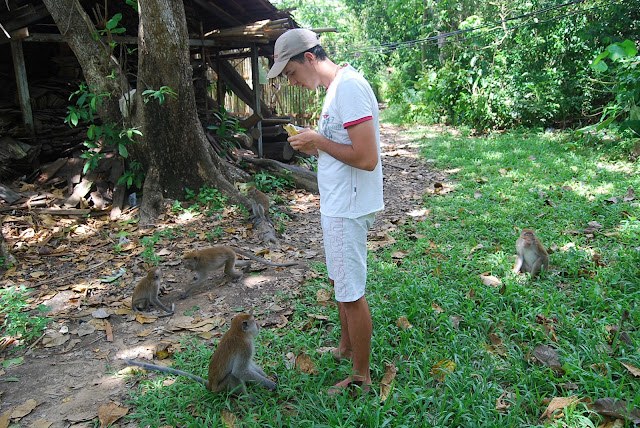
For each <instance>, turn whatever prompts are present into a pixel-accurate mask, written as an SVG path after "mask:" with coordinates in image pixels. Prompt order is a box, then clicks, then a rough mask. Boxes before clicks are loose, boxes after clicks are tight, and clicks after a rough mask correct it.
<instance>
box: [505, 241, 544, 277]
mask: <svg viewBox="0 0 640 428" xmlns="http://www.w3.org/2000/svg"><path fill="white" fill-rule="evenodd" d="M516 249H517V252H518V253H517V254H516V263H515V264H514V265H513V272H514V273H520V272H522V273H525V272H529V273H530V274H531V277H536V276H538V274H540V272H542V271H544V272H546V271H548V270H549V254H548V253H547V250H546V249H545V248H544V245H542V242H540V239H538V237H537V236H536V232H535V231H533V230H532V229H522V233H520V237H519V238H518V240H517V241H516Z"/></svg>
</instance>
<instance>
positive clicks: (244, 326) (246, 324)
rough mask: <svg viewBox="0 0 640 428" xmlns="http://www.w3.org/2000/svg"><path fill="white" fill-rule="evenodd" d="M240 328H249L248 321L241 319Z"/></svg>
mask: <svg viewBox="0 0 640 428" xmlns="http://www.w3.org/2000/svg"><path fill="white" fill-rule="evenodd" d="M242 330H243V331H247V330H249V323H248V322H246V321H242Z"/></svg>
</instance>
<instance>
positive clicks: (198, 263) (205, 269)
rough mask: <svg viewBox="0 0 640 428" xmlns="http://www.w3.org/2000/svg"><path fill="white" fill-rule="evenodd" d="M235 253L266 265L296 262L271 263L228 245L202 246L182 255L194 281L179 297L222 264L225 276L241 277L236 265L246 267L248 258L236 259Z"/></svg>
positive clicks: (284, 264) (280, 265) (188, 291)
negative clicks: (193, 273) (200, 248)
mask: <svg viewBox="0 0 640 428" xmlns="http://www.w3.org/2000/svg"><path fill="white" fill-rule="evenodd" d="M236 254H242V255H243V256H245V257H247V258H250V259H251V260H255V261H257V262H260V263H264V264H265V265H267V266H277V267H286V266H294V265H297V264H298V263H296V262H293V263H273V262H270V261H268V260H265V259H261V258H260V257H256V256H254V255H253V254H251V253H247V252H246V251H243V250H241V249H239V248H235V247H230V246H227V245H219V246H215V247H209V248H204V249H202V250H199V251H191V252H189V253H187V254H185V255H184V257H183V259H184V265H185V267H186V268H187V269H188V270H190V271H192V272H195V273H196V275H195V282H194V283H193V284H191V285H189V286H188V287H187V288H186V289H185V290H184V292H183V293H182V294H181V295H180V298H181V299H184V298H186V297H187V295H188V294H189V293H190V292H191V291H192V290H193V289H194V288H197V287H198V286H200V285H201V284H202V283H203V282H204V281H206V280H207V275H208V274H209V271H212V270H215V269H219V268H220V267H222V266H224V273H225V275H226V276H229V277H231V279H232V280H233V281H236V280H238V278H240V277H242V272H240V271H239V270H236V268H235V267H236V266H240V267H247V266H248V265H250V264H251V262H250V261H248V260H238V259H237V258H236Z"/></svg>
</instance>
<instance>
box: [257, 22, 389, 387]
mask: <svg viewBox="0 0 640 428" xmlns="http://www.w3.org/2000/svg"><path fill="white" fill-rule="evenodd" d="M274 60H275V62H274V65H273V67H271V70H269V73H268V74H267V77H269V78H273V77H277V76H279V75H280V74H282V75H284V76H285V77H286V78H287V79H289V83H290V84H291V85H293V86H300V87H303V88H306V89H309V90H315V89H316V88H317V87H318V86H324V87H325V88H327V94H326V98H325V102H324V105H323V107H322V114H321V116H320V120H319V123H318V132H315V131H312V130H310V129H303V130H302V131H301V132H300V133H299V134H297V135H295V136H292V137H289V143H290V144H291V146H292V147H293V148H294V149H296V150H300V151H302V152H304V153H308V154H313V155H318V187H319V189H320V213H321V216H322V232H323V239H324V248H325V255H326V261H327V270H328V272H329V279H330V281H331V284H332V285H333V287H334V291H335V295H336V300H337V301H338V311H339V315H340V326H341V328H342V331H341V337H340V344H339V346H338V348H335V349H333V356H334V357H335V358H336V359H337V360H340V359H342V358H346V359H350V360H351V361H352V362H353V370H352V374H351V376H349V377H347V378H346V379H343V380H342V381H340V382H338V383H337V384H335V385H334V386H333V387H332V388H330V389H329V391H328V393H329V394H336V393H338V392H340V391H342V390H345V389H351V387H352V386H353V385H357V386H360V387H361V388H362V390H363V391H368V390H369V389H370V385H371V375H370V371H369V354H370V347H371V332H372V324H371V314H370V312H369V305H368V304H367V299H366V298H365V295H364V294H365V284H366V280H367V230H368V229H369V228H370V227H371V224H372V223H373V220H374V217H375V213H376V212H378V211H381V210H382V209H384V202H383V199H382V166H381V162H380V127H379V122H378V102H377V100H376V97H375V95H374V93H373V91H372V89H371V86H370V85H369V83H368V82H367V81H366V80H365V79H364V78H363V77H362V76H361V75H360V74H359V73H358V72H357V71H356V70H355V69H354V68H353V67H351V66H344V67H341V66H339V65H337V64H335V63H334V62H333V61H331V60H330V59H329V58H328V57H327V55H326V53H325V51H324V49H323V48H322V46H320V41H319V39H318V36H317V35H316V33H314V32H313V31H310V30H306V29H294V30H289V31H287V32H285V33H284V34H282V35H281V36H280V37H279V38H278V40H276V43H275V47H274Z"/></svg>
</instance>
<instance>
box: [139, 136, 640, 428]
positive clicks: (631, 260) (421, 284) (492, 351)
mask: <svg viewBox="0 0 640 428" xmlns="http://www.w3.org/2000/svg"><path fill="white" fill-rule="evenodd" d="M409 135H410V137H411V138H412V140H413V141H415V142H416V143H417V144H419V145H420V147H421V150H422V155H423V156H424V158H425V159H435V163H433V164H432V165H434V166H435V168H437V169H440V170H455V171H457V172H455V173H453V174H452V175H450V178H451V180H452V184H451V186H452V187H453V190H452V191H451V192H449V193H446V194H443V195H431V194H426V195H425V197H424V200H423V203H424V208H426V209H428V210H429V214H428V215H427V216H426V217H425V218H424V219H422V220H421V221H416V220H415V219H413V218H407V219H406V222H405V223H404V224H399V225H398V228H397V229H396V230H395V231H393V232H391V234H392V235H393V237H394V238H395V239H396V243H395V244H394V245H393V246H389V247H385V248H383V249H380V250H378V251H376V252H371V253H370V255H369V284H368V291H367V293H368V294H367V296H368V300H369V304H370V306H371V311H372V317H373V324H374V332H373V341H372V377H373V379H374V382H376V383H377V382H380V380H381V379H382V377H383V376H384V373H385V363H386V364H393V365H394V366H395V368H396V370H397V375H396V377H395V380H394V381H393V387H392V390H391V393H390V394H389V396H388V398H387V399H386V400H385V401H383V402H381V399H380V396H379V388H378V385H376V387H375V388H374V389H375V392H374V393H372V394H369V395H366V396H362V397H359V398H357V399H355V400H354V399H351V398H349V397H348V396H347V395H346V394H344V395H343V396H340V397H327V396H326V395H323V394H322V392H323V391H324V390H326V388H328V387H329V386H330V385H332V384H333V383H334V382H336V381H337V380H339V379H342V378H343V377H345V376H347V375H348V374H349V373H348V371H349V364H348V363H346V362H345V363H336V362H334V361H333V359H332V358H331V357H330V356H329V355H326V354H324V355H320V354H318V353H317V352H316V349H318V348H321V347H325V346H332V345H335V344H336V343H337V339H338V328H337V327H338V316H337V311H336V309H335V307H333V306H328V307H324V306H320V305H318V304H317V303H316V292H317V291H318V289H319V288H323V287H326V286H327V281H326V277H325V275H324V271H323V266H315V268H316V270H318V272H319V273H320V274H319V275H318V278H317V279H314V280H312V281H310V282H308V283H307V284H305V285H303V286H302V287H303V291H304V293H303V295H302V296H301V297H300V298H299V299H298V300H297V301H296V302H295V307H296V309H297V311H296V313H295V314H294V315H293V316H292V317H291V319H290V322H289V324H288V326H287V327H285V329H282V330H267V329H264V330H263V331H262V332H261V334H260V336H259V344H258V346H257V355H258V362H259V363H260V364H262V365H264V366H266V371H267V373H277V375H278V385H279V389H278V391H277V392H275V393H269V392H263V390H261V389H259V388H257V387H254V388H251V389H250V390H251V392H253V393H254V394H262V395H261V397H262V400H263V401H264V404H263V405H247V404H244V402H238V401H236V400H234V399H231V398H229V397H227V396H225V395H218V396H216V395H212V394H209V393H207V392H206V391H205V390H204V389H203V388H200V387H198V386H196V385H195V384H194V383H193V382H192V381H189V380H188V379H178V380H177V381H176V382H175V383H174V384H172V385H169V386H163V385H162V377H160V376H153V379H155V380H153V381H146V382H144V383H143V386H142V388H141V390H140V391H138V392H134V395H133V398H132V403H130V404H131V405H133V406H134V407H135V413H134V414H133V415H132V417H133V418H134V420H135V421H137V422H138V423H139V424H140V425H141V426H151V427H159V426H164V425H172V426H180V427H200V426H202V427H204V426H207V427H213V426H224V425H223V422H222V421H221V417H222V415H223V411H225V410H226V411H228V412H230V413H232V414H233V415H234V416H235V417H236V418H237V421H236V423H237V426H256V427H258V426H303V427H307V426H325V427H338V426H344V427H354V426H367V427H368V426H391V427H398V426H408V427H415V426H440V427H457V426H464V427H473V426H486V427H496V426H502V427H524V426H537V425H547V426H568V427H577V426H598V425H599V424H600V423H602V419H599V418H598V416H597V415H595V414H593V413H591V412H590V411H588V410H587V407H586V405H585V404H583V403H579V404H576V405H572V406H570V407H568V408H566V409H564V411H562V415H560V411H558V412H556V416H559V417H558V418H557V419H555V420H554V421H549V420H548V419H540V417H541V416H542V414H543V412H544V411H545V409H546V408H547V401H545V400H549V399H552V398H554V397H570V396H576V397H578V398H582V399H586V398H589V399H591V400H592V401H595V400H597V399H602V398H619V399H623V400H626V401H627V403H628V404H629V405H630V406H632V407H636V408H638V407H640V384H639V378H634V376H633V374H632V373H631V372H630V371H629V370H628V369H627V368H625V366H623V365H622V363H626V364H628V365H630V366H631V367H640V351H639V348H640V339H639V337H638V331H637V329H638V327H640V310H638V307H637V302H638V301H640V284H639V283H640V207H639V206H638V205H639V203H640V175H639V174H638V172H639V171H638V170H639V169H640V168H639V165H638V164H631V163H627V162H624V161H619V160H615V159H611V158H608V157H607V156H605V155H606V153H605V152H604V151H603V150H598V149H596V148H588V149H582V148H580V147H576V145H575V144H573V143H570V142H569V139H568V138H567V137H566V136H563V135H561V134H524V133H512V134H500V135H498V134H496V135H491V136H488V137H477V138H468V137H463V136H453V135H449V134H439V135H437V136H433V134H432V133H427V131H426V130H425V131H421V130H419V129H418V130H414V131H411V132H410V134H409ZM630 186H631V187H633V188H634V189H636V191H637V192H638V197H637V198H636V199H634V200H631V201H626V202H625V201H623V196H624V195H625V193H626V192H627V189H628V188H629V187H630ZM425 190H426V189H425ZM613 197H617V198H618V200H617V202H616V201H615V200H613V199H612V198H613ZM590 222H597V223H592V224H591V226H590V225H589V223H590ZM525 227H527V228H533V229H535V230H536V231H537V232H538V236H539V237H540V239H541V240H542V242H543V243H544V244H545V245H546V246H547V248H548V249H549V250H550V253H551V255H550V259H551V263H550V264H551V272H549V273H548V274H546V275H543V276H542V277H541V278H538V279H536V280H530V279H529V280H527V278H526V277H524V276H520V277H515V276H514V275H513V274H512V273H511V271H510V269H511V266H512V264H513V261H514V257H513V255H514V253H515V240H516V238H517V237H518V234H519V230H520V229H521V228H525ZM589 227H592V228H594V227H595V228H596V229H597V230H595V231H594V232H592V233H588V232H589V230H587V231H586V232H587V233H585V229H587V228H589ZM399 250H404V251H405V252H406V253H405V254H406V255H405V256H404V257H403V258H394V257H392V253H394V252H397V251H399ZM480 274H488V275H493V276H495V277H497V278H499V279H500V280H501V285H498V286H492V285H484V284H483V282H482V281H481V280H480V278H479V275H480ZM623 310H628V311H629V312H630V315H629V319H628V321H627V322H626V324H625V325H624V326H623V332H625V334H623V335H619V337H618V340H617V341H616V343H615V344H614V346H613V349H612V346H611V345H610V343H611V340H612V337H613V336H614V334H613V333H612V332H611V327H612V326H615V325H617V324H618V322H619V320H620V317H621V314H622V312H623ZM308 313H313V314H319V315H328V316H329V320H328V321H322V320H312V321H313V322H312V323H311V325H309V318H308V316H307V314H308ZM401 316H405V317H407V320H408V321H409V323H410V324H411V325H412V328H409V329H406V330H405V329H402V328H400V327H398V325H397V320H398V318H399V317H401ZM622 338H624V339H630V342H631V344H627V343H625V341H624V340H621V339H622ZM189 343H190V344H191V345H190V346H187V348H186V350H185V352H183V353H182V354H180V355H178V356H176V363H175V364H174V366H175V367H178V368H183V369H187V370H189V371H193V372H195V373H198V374H200V375H206V367H207V364H208V358H209V351H208V350H207V349H206V347H205V346H204V345H200V344H198V342H197V341H191V342H189ZM265 344H268V346H267V345H265ZM538 345H548V346H550V347H552V348H553V349H554V350H555V351H556V353H557V355H558V357H559V360H560V364H561V369H555V370H554V369H552V368H550V367H548V366H545V365H544V364H541V363H540V362H537V361H536V360H535V358H534V354H535V352H534V348H535V347H536V346H538ZM287 353H294V354H295V355H298V354H301V353H305V354H307V355H309V356H310V357H311V359H312V360H313V361H314V362H315V364H316V366H317V369H318V373H317V374H305V373H303V372H302V371H300V370H299V369H297V368H292V367H288V366H287V364H286V363H285V359H286V358H285V355H286V354H287ZM438 363H440V364H441V365H446V366H447V367H450V368H453V370H452V371H451V372H444V374H445V376H444V379H442V378H440V379H438V376H435V375H434V374H432V372H433V370H432V368H433V367H434V365H436V364H438ZM143 393H144V394H143ZM498 400H500V403H501V404H502V405H501V406H497V403H498ZM497 407H501V408H500V409H498V408H497ZM225 414H226V415H228V414H227V413H225ZM160 415H162V416H160Z"/></svg>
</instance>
